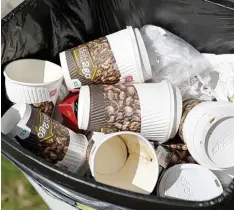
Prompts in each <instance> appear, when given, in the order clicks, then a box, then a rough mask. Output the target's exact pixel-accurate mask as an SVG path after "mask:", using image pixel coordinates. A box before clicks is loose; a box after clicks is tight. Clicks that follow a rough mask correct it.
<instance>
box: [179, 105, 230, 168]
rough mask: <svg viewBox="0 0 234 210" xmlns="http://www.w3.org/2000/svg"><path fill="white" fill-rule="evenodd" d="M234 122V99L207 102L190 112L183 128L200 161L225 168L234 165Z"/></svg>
mask: <svg viewBox="0 0 234 210" xmlns="http://www.w3.org/2000/svg"><path fill="white" fill-rule="evenodd" d="M186 103H188V102H186ZM193 103H194V102H193ZM233 125H234V105H233V104H232V103H228V102H227V103H225V102H203V103H198V104H197V105H196V106H195V107H193V108H192V109H191V110H190V111H189V112H188V113H187V116H186V117H185V119H184V121H183V123H182V124H181V126H182V128H180V130H181V134H182V137H183V139H184V141H185V143H186V144H187V147H188V150H189V152H190V153H191V155H192V156H193V158H194V159H195V160H196V161H197V162H198V163H199V164H201V165H203V166H205V167H207V168H209V169H213V170H221V169H228V168H231V167H233V166H234V153H233V148H234V129H233Z"/></svg>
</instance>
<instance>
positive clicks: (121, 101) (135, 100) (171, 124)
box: [78, 81, 182, 142]
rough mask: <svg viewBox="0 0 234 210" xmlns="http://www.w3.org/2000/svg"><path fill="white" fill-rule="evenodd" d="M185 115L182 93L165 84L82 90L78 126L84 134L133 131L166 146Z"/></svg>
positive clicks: (97, 87) (113, 86)
mask: <svg viewBox="0 0 234 210" xmlns="http://www.w3.org/2000/svg"><path fill="white" fill-rule="evenodd" d="M149 93H152V94H149ZM181 113H182V99H181V94H180V91H179V89H173V87H172V86H171V85H170V84H169V83H167V82H165V81H164V82H161V83H152V84H149V83H146V84H134V85H122V84H121V85H112V86H89V87H88V86H83V87H81V89H80V98H79V110H78V119H79V122H78V124H79V128H80V129H83V130H91V131H97V132H104V133H106V132H113V131H133V132H138V133H141V134H142V135H143V136H144V137H145V138H147V139H150V140H154V141H159V142H165V141H167V140H168V139H170V138H172V137H174V136H175V134H176V132H177V130H178V127H179V122H180V118H181Z"/></svg>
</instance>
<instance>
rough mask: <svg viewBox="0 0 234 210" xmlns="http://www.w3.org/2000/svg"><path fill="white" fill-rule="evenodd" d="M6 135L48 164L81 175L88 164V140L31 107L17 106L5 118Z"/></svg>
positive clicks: (26, 105) (3, 119)
mask: <svg viewBox="0 0 234 210" xmlns="http://www.w3.org/2000/svg"><path fill="white" fill-rule="evenodd" d="M2 133H3V134H5V135H8V136H9V137H11V138H15V139H16V140H17V141H18V142H19V143H20V144H21V145H22V146H23V147H25V148H26V149H28V150H30V151H32V152H34V153H35V154H39V155H40V156H42V157H43V158H45V160H46V161H48V162H50V163H53V164H56V165H57V166H59V167H61V168H63V169H65V170H68V171H71V172H74V173H75V172H78V171H79V170H80V169H81V168H82V166H83V165H84V163H85V161H86V149H87V145H88V141H87V139H86V137H85V136H84V135H82V134H76V133H74V132H73V131H71V130H69V129H68V128H66V127H64V126H63V125H61V124H60V123H58V122H57V121H55V120H53V119H51V118H50V117H49V116H47V115H45V114H43V113H42V112H40V111H38V110H37V109H35V108H33V107H31V106H30V105H28V104H15V105H13V106H12V107H11V108H10V109H9V110H8V111H7V112H6V113H5V114H4V115H3V117H2Z"/></svg>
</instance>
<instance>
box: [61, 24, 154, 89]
mask: <svg viewBox="0 0 234 210" xmlns="http://www.w3.org/2000/svg"><path fill="white" fill-rule="evenodd" d="M60 61H61V65H62V68H63V71H64V78H65V81H66V84H67V87H68V89H69V90H70V91H73V92H76V91H78V88H80V87H81V86H82V85H89V84H116V83H144V81H146V80H150V79H151V78H152V72H151V66H150V63H149V59H148V55H147V52H146V48H145V45H144V42H143V39H142V37H141V34H140V32H139V30H138V29H135V30H133V29H132V27H131V26H128V27H127V28H126V29H124V30H121V31H118V32H116V33H113V34H110V35H107V36H105V37H101V38H99V39H96V40H94V41H90V42H88V43H86V44H83V45H80V46H78V47H75V48H72V49H70V50H67V51H64V52H61V53H60Z"/></svg>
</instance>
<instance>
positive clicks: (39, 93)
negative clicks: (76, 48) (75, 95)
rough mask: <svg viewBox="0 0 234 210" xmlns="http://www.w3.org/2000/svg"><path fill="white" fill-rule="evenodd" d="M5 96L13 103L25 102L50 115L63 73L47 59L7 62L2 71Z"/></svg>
mask: <svg viewBox="0 0 234 210" xmlns="http://www.w3.org/2000/svg"><path fill="white" fill-rule="evenodd" d="M4 76H5V86H6V93H7V97H8V98H9V100H10V101H12V102H14V103H27V104H32V105H34V106H35V107H37V108H38V109H39V110H41V111H42V112H44V113H46V114H47V115H48V116H52V114H53V111H54V107H55V105H56V101H57V98H58V94H59V91H60V86H61V83H62V80H63V73H62V69H61V67H60V66H58V65H56V64H54V63H51V62H49V61H43V60H36V59H22V60H17V61H14V62H12V63H10V64H8V65H7V66H6V68H5V71H4Z"/></svg>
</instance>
